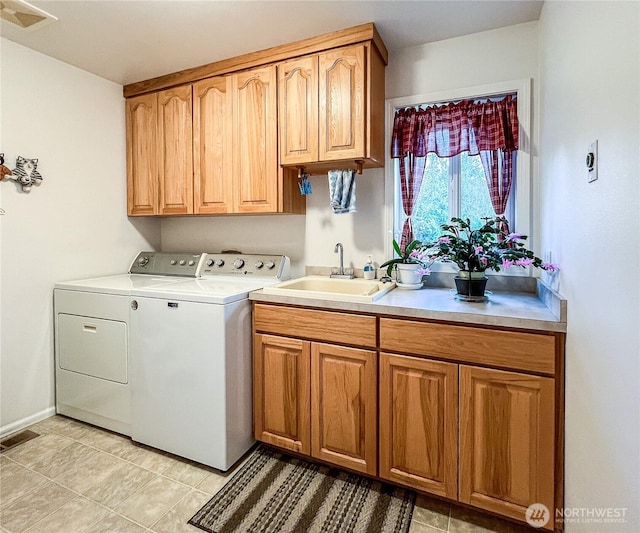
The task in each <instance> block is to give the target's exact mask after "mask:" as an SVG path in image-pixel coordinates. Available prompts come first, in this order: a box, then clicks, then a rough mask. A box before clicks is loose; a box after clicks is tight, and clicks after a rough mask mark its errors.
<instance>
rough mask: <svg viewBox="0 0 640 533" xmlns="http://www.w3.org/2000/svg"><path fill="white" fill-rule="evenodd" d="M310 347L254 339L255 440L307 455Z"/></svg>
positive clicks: (268, 338) (304, 343) (271, 338)
mask: <svg viewBox="0 0 640 533" xmlns="http://www.w3.org/2000/svg"><path fill="white" fill-rule="evenodd" d="M309 350H310V343H309V342H307V341H301V340H297V339H287V338H284V337H276V336H273V335H255V336H254V347H253V420H254V434H255V438H256V439H258V440H260V441H263V442H266V443H269V444H273V445H276V446H280V447H283V448H286V449H288V450H293V451H296V452H299V453H303V454H306V455H309V454H310V452H311V443H310V431H311V422H310V420H309V412H310V406H309V395H310V381H309V370H310V362H309V354H310V351H309Z"/></svg>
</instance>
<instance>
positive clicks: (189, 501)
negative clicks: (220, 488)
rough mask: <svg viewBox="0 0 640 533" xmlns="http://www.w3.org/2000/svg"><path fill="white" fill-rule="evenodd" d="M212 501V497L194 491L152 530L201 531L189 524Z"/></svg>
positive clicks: (166, 532) (172, 532)
mask: <svg viewBox="0 0 640 533" xmlns="http://www.w3.org/2000/svg"><path fill="white" fill-rule="evenodd" d="M210 499H211V496H209V495H208V494H205V493H204V492H200V491H199V490H192V491H191V492H189V494H187V495H186V496H185V497H184V498H182V500H180V501H179V502H178V503H177V504H176V505H174V506H173V507H172V508H171V509H170V510H169V512H168V513H166V514H165V515H164V516H162V518H160V520H158V521H157V522H156V523H155V524H153V525H152V526H151V530H152V531H153V532H154V533H195V532H197V531H201V530H200V529H199V528H197V527H194V526H191V525H189V524H188V523H187V522H188V520H189V519H190V518H191V517H192V516H193V515H194V514H196V512H198V511H199V510H200V509H201V508H202V506H203V505H204V504H205V503H207V502H208V501H209V500H210Z"/></svg>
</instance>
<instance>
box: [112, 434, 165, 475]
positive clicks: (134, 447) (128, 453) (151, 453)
mask: <svg viewBox="0 0 640 533" xmlns="http://www.w3.org/2000/svg"><path fill="white" fill-rule="evenodd" d="M109 453H112V454H113V455H115V456H117V457H120V458H121V459H124V460H125V461H129V462H131V463H133V464H136V465H138V466H141V467H142V468H146V469H147V470H151V471H152V472H155V473H156V474H161V473H162V472H164V471H165V470H166V469H167V468H169V467H170V466H173V465H174V464H175V463H176V462H177V461H176V460H175V459H174V458H173V457H170V456H169V455H166V454H164V453H162V452H161V451H160V450H154V449H153V448H149V447H147V446H141V445H139V444H135V443H133V442H131V441H125V442H123V443H121V445H120V446H117V447H115V448H114V449H112V450H110V452H109Z"/></svg>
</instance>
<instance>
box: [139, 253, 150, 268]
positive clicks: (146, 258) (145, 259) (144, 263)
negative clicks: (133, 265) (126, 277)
mask: <svg viewBox="0 0 640 533" xmlns="http://www.w3.org/2000/svg"><path fill="white" fill-rule="evenodd" d="M148 264H149V256H147V255H143V256H142V257H141V258H140V259H138V265H139V266H141V267H143V266H147V265H148Z"/></svg>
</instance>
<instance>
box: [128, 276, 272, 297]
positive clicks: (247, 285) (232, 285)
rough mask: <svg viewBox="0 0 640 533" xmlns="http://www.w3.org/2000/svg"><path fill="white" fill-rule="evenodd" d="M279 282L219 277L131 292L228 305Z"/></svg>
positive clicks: (132, 292)
mask: <svg viewBox="0 0 640 533" xmlns="http://www.w3.org/2000/svg"><path fill="white" fill-rule="evenodd" d="M272 283H277V281H265V280H264V279H261V280H256V279H246V278H242V279H239V278H236V277H231V276H219V277H209V278H200V279H192V280H189V281H181V282H178V283H171V284H168V285H162V286H156V287H148V288H139V289H134V290H133V291H131V294H132V296H146V297H148V298H163V299H167V300H179V301H183V302H201V303H211V304H227V303H231V302H236V301H238V300H244V299H246V298H248V296H249V293H250V292H251V291H255V290H258V289H262V288H263V287H265V286H266V285H270V284H272Z"/></svg>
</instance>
